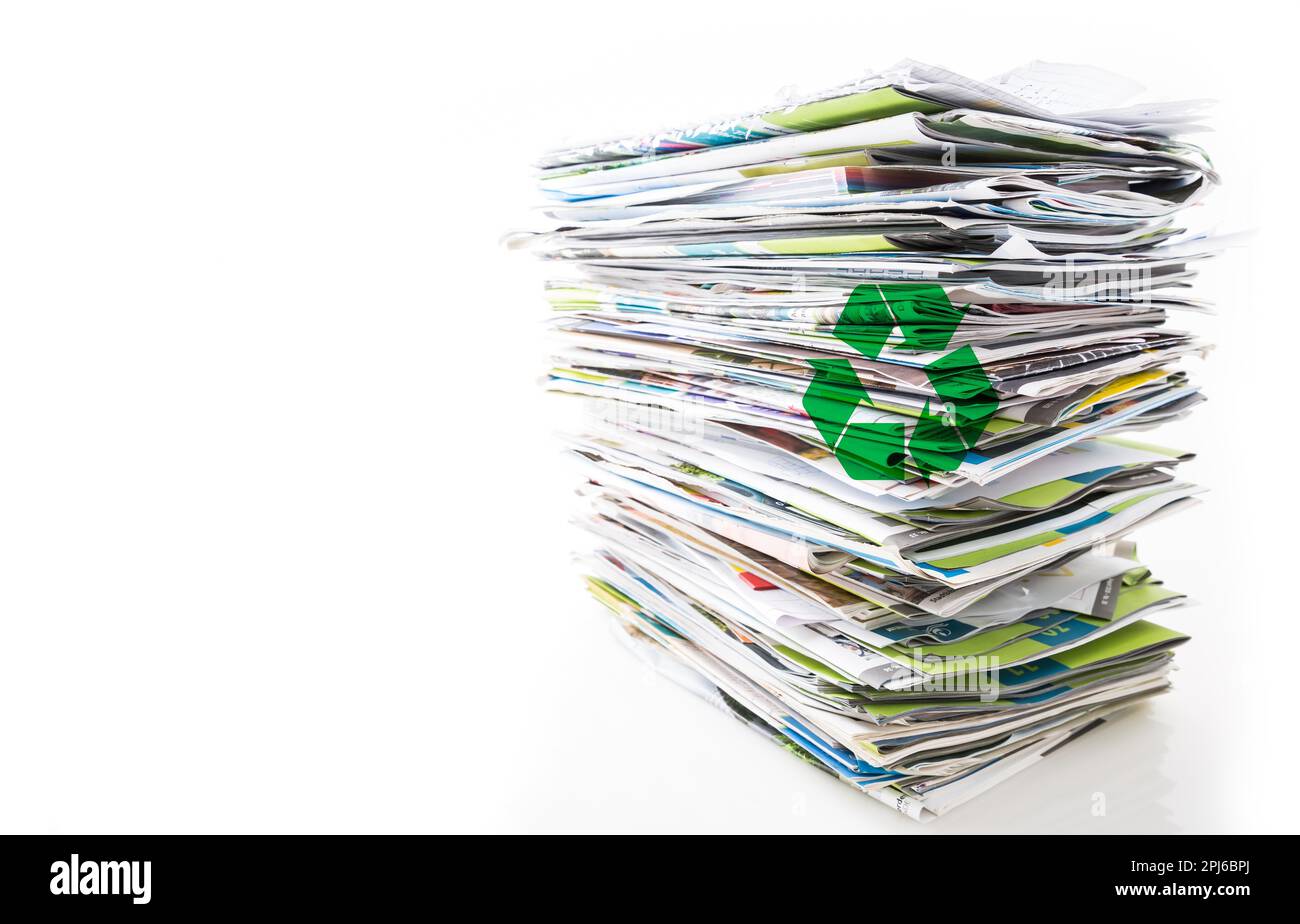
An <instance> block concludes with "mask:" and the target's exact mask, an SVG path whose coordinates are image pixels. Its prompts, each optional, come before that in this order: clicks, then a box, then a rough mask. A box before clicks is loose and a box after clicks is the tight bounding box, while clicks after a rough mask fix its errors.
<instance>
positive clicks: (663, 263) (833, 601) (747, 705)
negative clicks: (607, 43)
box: [528, 62, 1218, 820]
mask: <svg viewBox="0 0 1300 924" xmlns="http://www.w3.org/2000/svg"><path fill="white" fill-rule="evenodd" d="M1132 89H1133V88H1132V87H1131V85H1129V84H1128V82H1127V81H1124V80H1122V79H1119V78H1116V77H1114V76H1113V75H1108V74H1103V73H1100V72H1097V71H1095V70H1092V69H1089V68H1083V67H1067V66H1062V65H1043V64H1037V65H1032V66H1029V67H1026V68H1021V69H1019V70H1017V71H1013V72H1011V73H1009V74H1006V75H1003V76H1001V77H999V78H996V79H994V80H993V81H990V82H987V83H981V82H976V81H973V80H970V79H968V78H964V77H961V76H959V75H957V74H953V73H950V72H948V71H945V70H943V69H940V68H936V67H932V66H928V65H922V64H918V63H916V62H903V63H902V64H899V65H897V66H896V67H894V68H892V69H890V70H888V71H885V72H881V73H877V74H873V75H871V76H869V77H866V78H864V79H862V80H860V81H857V82H855V83H853V84H852V85H849V86H843V87H838V88H835V89H834V90H831V91H827V92H825V93H822V94H818V95H816V96H813V97H809V98H805V99H802V100H799V101H796V102H793V103H788V104H782V105H781V106H779V107H774V108H770V109H767V110H763V111H761V112H757V113H752V114H749V115H744V116H740V117H736V118H730V119H724V120H720V121H716V122H712V123H708V124H703V125H697V126H693V127H688V128H683V129H681V130H675V131H666V132H660V133H656V134H652V135H647V136H644V137H637V138H628V139H621V140H617V141H613V142H609V143H605V144H595V145H590V146H586V147H581V148H575V149H570V150H564V151H558V152H554V153H552V154H550V155H548V156H547V157H545V158H544V159H543V160H542V161H541V162H540V163H539V167H540V168H541V169H540V186H541V189H542V192H543V194H544V195H545V196H546V197H547V199H548V205H547V206H546V209H545V211H546V214H547V215H548V216H550V218H551V219H552V220H553V223H554V224H553V227H552V228H551V229H550V230H548V231H546V232H543V233H537V234H533V235H530V236H528V245H529V246H530V247H531V249H533V250H534V251H535V252H537V253H538V254H540V255H541V256H542V257H543V258H545V259H547V260H549V261H552V262H551V264H550V265H551V266H552V267H553V268H554V270H555V272H554V273H553V274H552V275H553V277H554V278H553V280H552V281H551V282H549V283H548V285H547V295H548V297H549V300H550V302H551V304H552V306H553V308H554V309H555V317H554V320H553V326H554V331H555V335H556V338H555V339H556V346H555V349H554V357H553V368H552V369H551V371H550V374H549V377H548V387H549V388H550V389H551V390H553V391H555V392H558V393H561V394H563V395H566V396H572V397H575V398H577V399H579V400H580V401H582V402H585V403H587V404H588V405H590V408H591V410H592V413H591V414H589V415H588V417H589V423H588V424H587V425H586V427H585V429H584V430H583V431H582V432H576V433H573V434H572V435H571V436H570V437H569V448H570V449H571V451H572V454H573V456H574V458H575V459H576V460H577V461H578V463H579V464H580V466H581V467H582V471H583V478H584V481H583V484H582V487H581V494H582V495H583V498H584V500H583V513H582V520H583V525H584V526H585V527H586V528H587V529H588V530H590V532H591V533H592V534H594V536H595V537H597V539H598V542H597V543H596V544H595V550H594V551H593V553H592V554H591V555H590V556H589V557H588V558H586V559H584V570H585V574H586V580H587V582H588V585H589V588H590V590H591V592H592V593H593V594H594V595H595V597H596V598H597V599H598V600H600V601H601V602H602V603H604V604H605V605H606V606H607V607H608V608H609V610H610V611H611V612H612V613H613V615H614V617H615V618H616V619H617V620H618V621H619V624H620V625H621V627H622V629H623V630H624V631H623V632H622V633H621V635H622V637H624V638H625V639H626V640H627V641H628V642H629V644H631V645H632V646H633V647H634V648H635V649H637V650H638V651H639V652H640V653H642V654H643V655H644V656H645V658H646V659H647V660H649V661H651V662H652V663H653V664H654V665H655V666H657V667H658V668H659V669H661V670H664V671H666V672H667V673H669V674H670V675H672V676H674V677H677V678H679V679H680V680H681V681H682V682H683V683H685V684H687V685H689V686H690V687H692V688H693V689H695V690H697V691H698V692H700V693H701V694H702V695H703V696H705V697H706V698H707V699H709V700H710V701H712V702H714V703H716V704H718V705H720V706H722V707H724V708H725V709H727V710H729V711H731V712H733V713H734V714H735V715H737V716H738V717H740V718H741V719H742V720H743V721H744V722H746V723H747V724H749V725H750V726H752V727H753V728H755V729H757V730H759V731H761V732H762V733H763V734H765V735H768V736H770V737H771V739H772V740H773V741H774V742H776V743H777V744H779V745H780V746H781V747H782V748H784V749H786V750H788V751H791V752H793V753H794V754H796V755H798V756H799V757H800V758H802V759H803V760H805V761H807V762H808V763H810V764H812V765H814V766H816V767H818V768H820V769H823V770H825V771H827V772H829V773H832V774H834V775H835V776H836V777H838V778H840V779H841V780H843V781H845V782H846V783H848V784H850V785H852V786H854V787H857V788H858V789H860V790H862V791H863V792H866V793H867V794H869V795H871V796H872V797H874V798H876V799H878V800H880V801H882V802H884V803H886V804H888V805H890V806H893V807H894V808H896V809H898V810H899V811H901V812H904V813H906V814H908V815H910V816H912V817H913V818H917V819H922V820H923V819H927V818H931V817H934V816H936V815H940V814H942V813H944V812H946V811H948V810H949V809H951V808H953V807H954V806H956V805H958V804H960V803H962V802H964V801H966V800H967V799H970V798H971V797H973V796H975V795H978V794H979V793H981V792H984V791H986V790H987V789H989V788H990V787H992V786H994V785H996V784H997V783H998V782H1000V781H1003V780H1005V779H1007V778H1008V777H1010V776H1011V775H1013V774H1015V773H1017V772H1019V771H1020V770H1023V769H1024V768H1026V767H1028V766H1030V765H1032V764H1034V763H1036V762H1037V761H1039V760H1040V759H1042V758H1043V757H1044V756H1046V755H1048V754H1049V753H1051V752H1052V751H1054V750H1056V749H1057V748H1059V747H1060V746H1061V745H1062V744H1064V743H1065V742H1067V741H1070V740H1071V739H1073V738H1076V737H1078V736H1080V735H1082V734H1083V733H1084V732H1086V731H1088V730H1090V729H1092V728H1095V727H1096V726H1097V725H1098V724H1099V723H1101V722H1103V721H1105V720H1106V719H1108V718H1109V717H1111V716H1113V715H1114V714H1115V713H1117V712H1118V711H1120V710H1123V709H1125V708H1127V707H1129V706H1132V705H1133V704H1135V703H1138V702H1140V701H1143V700H1145V699H1148V698H1150V697H1152V696H1155V695H1157V694H1160V693H1163V692H1165V691H1166V690H1167V689H1168V687H1169V675H1170V671H1171V670H1172V668H1173V650H1174V649H1175V648H1176V647H1177V646H1178V645H1179V644H1181V643H1182V642H1184V641H1186V636H1185V635H1183V634H1181V633H1180V632H1178V631H1175V630H1174V629H1171V628H1166V627H1165V626H1164V625H1163V624H1162V623H1163V622H1164V620H1165V618H1166V616H1167V615H1168V613H1167V611H1169V610H1172V609H1173V608H1175V607H1178V606H1180V605H1181V604H1182V603H1184V602H1185V600H1184V596H1183V595H1182V594H1181V593H1179V592H1178V591H1176V590H1174V589H1172V588H1169V587H1166V586H1165V585H1164V584H1163V583H1162V582H1161V581H1160V580H1159V576H1158V575H1156V574H1153V573H1152V572H1151V571H1149V570H1148V569H1147V568H1146V567H1144V566H1143V565H1142V564H1141V562H1140V561H1139V560H1138V559H1137V557H1136V550H1135V546H1134V545H1133V543H1132V541H1131V540H1130V539H1128V538H1127V537H1128V535H1129V534H1130V533H1131V532H1132V531H1133V530H1134V529H1135V528H1136V527H1138V526H1140V525H1141V524H1144V523H1147V522H1150V521H1152V520H1154V519H1156V518H1158V517H1164V516H1167V515H1170V514H1173V513H1176V512H1177V511H1179V510H1182V509H1183V508H1185V507H1188V506H1189V505H1191V504H1193V503H1195V502H1196V500H1195V495H1196V494H1197V493H1198V490H1199V489H1198V488H1197V487H1196V486H1195V485H1193V484H1190V483H1188V482H1187V481H1185V480H1183V479H1182V478H1181V477H1180V474H1179V468H1180V466H1181V465H1182V463H1184V462H1185V461H1186V460H1188V459H1189V458H1190V455H1189V454H1188V453H1186V452H1183V451H1180V450H1176V449H1170V448H1165V447H1162V446H1159V445H1155V444H1153V443H1151V442H1148V441H1147V438H1146V436H1147V435H1146V434H1145V433H1143V432H1142V431H1147V430H1150V429H1152V428H1154V427H1156V426H1158V425H1159V424H1161V423H1162V422H1164V421H1167V420H1172V419H1175V418H1178V417H1181V416H1182V415H1185V414H1187V413H1188V412H1189V411H1191V409H1192V408H1194V407H1195V406H1196V405H1197V404H1198V403H1199V402H1200V401H1202V400H1203V398H1202V396H1201V394H1200V391H1199V390H1198V388H1197V386H1196V384H1195V383H1194V382H1193V381H1192V380H1191V379H1189V377H1188V373H1187V371H1185V369H1184V364H1183V363H1182V360H1183V359H1184V357H1187V356H1188V355H1189V354H1201V353H1203V352H1204V351H1205V350H1206V344H1204V343H1202V342H1199V341H1198V340H1197V339H1196V338H1195V337H1193V336H1192V335H1190V334H1188V333H1186V332H1184V331H1181V330H1178V329H1176V328H1175V327H1171V326H1169V324H1168V323H1167V322H1168V321H1169V319H1170V315H1171V312H1178V311H1182V312H1187V311H1196V310H1203V309H1204V307H1205V306H1204V305H1203V304H1202V303H1200V302H1198V301H1197V300H1196V299H1195V298H1194V297H1193V296H1192V295H1191V288H1190V286H1189V284H1188V283H1189V281H1190V280H1191V279H1192V278H1193V277H1194V275H1195V270H1196V266H1197V264H1198V262H1199V261H1201V260H1203V259H1204V258H1207V257H1209V256H1211V255H1212V254H1213V253H1214V251H1215V249H1216V246H1218V245H1217V244H1216V242H1215V241H1214V240H1213V239H1210V238H1208V237H1206V236H1204V235H1198V234H1194V233H1191V232H1189V231H1188V230H1186V229H1185V228H1184V227H1183V226H1182V225H1181V224H1180V216H1182V215H1183V214H1185V213H1184V210H1185V209H1186V208H1187V206H1189V205H1191V204H1192V203H1194V202H1196V201H1197V200H1198V199H1200V198H1201V197H1202V196H1203V195H1204V194H1205V193H1206V192H1207V191H1208V190H1209V189H1210V187H1212V186H1213V185H1214V184H1215V183H1216V182H1217V177H1216V176H1215V173H1214V171H1213V169H1212V167H1211V165H1210V162H1209V160H1208V158H1207V157H1206V156H1205V154H1204V153H1203V152H1202V151H1201V150H1200V149H1199V148H1198V147H1196V146H1194V145H1192V144H1190V143H1187V142H1186V141H1185V140H1181V138H1182V136H1184V135H1185V134H1187V133H1188V132H1190V131H1193V130H1195V129H1197V128H1198V127H1199V126H1197V125H1195V118H1196V115H1197V111H1198V109H1199V105H1200V104H1198V103H1192V102H1179V103H1152V104H1139V105H1125V106H1118V105H1116V100H1117V99H1118V98H1119V97H1122V96H1124V95H1125V94H1127V93H1131V91H1132ZM1061 759H1065V758H1061Z"/></svg>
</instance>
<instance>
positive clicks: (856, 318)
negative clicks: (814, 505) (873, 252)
mask: <svg viewBox="0 0 1300 924" xmlns="http://www.w3.org/2000/svg"><path fill="white" fill-rule="evenodd" d="M969 307H970V306H969V305H967V306H965V307H958V306H956V305H953V304H952V302H951V301H949V300H948V295H947V293H946V292H945V291H944V290H943V288H942V287H941V286H936V285H930V284H915V283H884V284H879V285H878V284H874V283H870V284H866V285H860V286H858V287H857V288H856V289H854V290H853V292H852V294H851V295H849V298H848V301H847V302H845V304H844V310H843V311H842V312H841V313H840V319H839V321H838V323H837V324H836V325H835V331H834V333H835V337H836V339H838V340H840V341H841V342H843V343H846V344H848V345H849V346H851V347H853V348H854V349H855V350H857V351H858V352H859V353H861V354H862V355H863V356H865V357H866V358H867V359H871V360H874V359H877V358H879V356H880V351H881V350H882V349H883V348H884V346H885V343H886V341H888V340H890V338H891V337H893V336H894V333H895V331H896V330H897V331H898V332H899V334H900V335H901V338H902V339H901V342H895V343H894V348H895V349H899V350H917V351H926V352H935V351H938V350H942V349H944V348H945V347H947V345H948V341H950V340H951V339H952V335H953V333H954V332H955V331H956V330H957V325H959V324H960V323H961V320H962V318H963V317H965V315H966V309H967V308H969ZM808 362H809V364H810V365H811V366H812V368H813V379H812V382H811V384H809V386H808V390H807V391H806V392H805V393H804V396H803V408H804V411H806V412H807V414H808V416H809V417H811V418H812V420H813V423H814V424H816V425H817V430H818V432H820V433H821V436H822V439H823V440H825V441H826V446H827V448H829V449H830V450H831V451H832V452H833V453H834V454H835V457H836V458H837V459H839V461H840V464H841V465H842V466H844V471H845V472H846V473H847V474H848V475H849V477H851V478H855V479H858V480H891V481H896V480H901V479H904V478H906V477H907V470H906V468H905V467H904V460H906V459H908V458H909V457H910V459H911V461H912V465H913V466H914V467H915V468H916V469H918V470H920V471H921V472H922V473H929V472H951V471H953V470H954V469H956V468H957V466H958V465H960V464H961V461H962V460H963V459H964V458H965V457H966V453H967V451H968V450H970V449H972V448H973V447H974V446H975V443H976V441H977V440H978V439H979V438H980V435H981V434H983V432H984V428H985V426H986V425H987V424H988V422H989V419H990V418H992V417H993V415H994V413H996V411H997V409H998V396H997V392H996V391H995V390H994V388H993V385H992V383H990V382H989V379H988V376H987V375H985V373H984V370H983V368H981V366H980V362H979V359H978V357H976V355H975V351H974V350H973V349H972V348H971V347H970V346H969V345H967V346H963V347H959V348H958V349H956V350H953V351H952V352H950V353H945V354H944V355H943V356H941V357H939V358H938V359H936V360H935V361H934V362H932V363H930V364H929V365H928V366H926V367H925V375H926V378H927V379H929V382H930V385H931V387H932V388H934V391H935V393H936V395H938V400H937V401H936V402H935V404H936V405H937V407H935V408H932V407H931V401H930V399H928V398H927V399H926V402H925V406H924V407H923V408H922V409H921V414H920V416H919V417H918V418H917V421H916V423H915V424H914V425H913V427H912V431H911V434H910V435H909V434H908V433H907V432H906V429H905V427H904V425H903V424H902V423H901V422H898V423H891V422H883V421H853V422H851V423H850V419H851V418H852V416H853V412H854V411H855V410H857V408H858V407H859V406H861V405H863V404H865V405H866V406H867V407H874V406H875V405H874V404H873V402H872V400H871V397H870V396H869V395H868V394H867V391H866V389H865V388H864V387H863V385H862V382H861V381H860V380H859V379H858V375H857V373H856V372H855V371H854V369H853V364H852V362H851V361H850V360H847V359H810V360H809V361H808Z"/></svg>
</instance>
